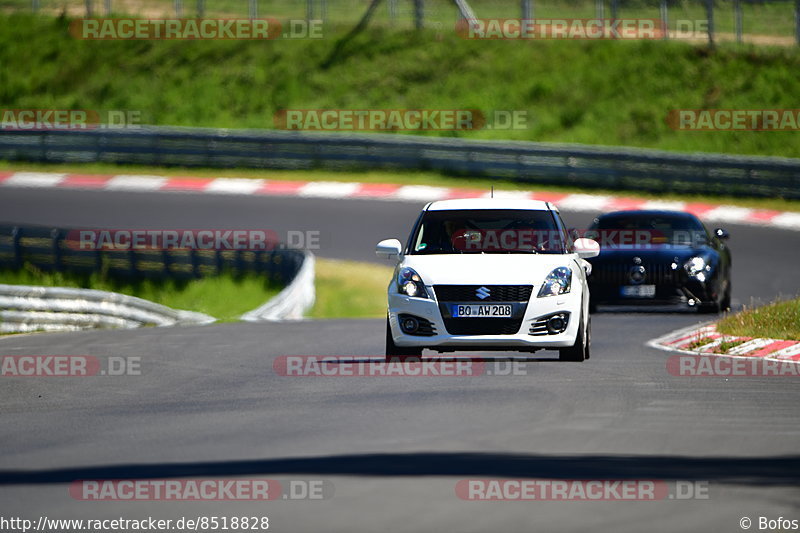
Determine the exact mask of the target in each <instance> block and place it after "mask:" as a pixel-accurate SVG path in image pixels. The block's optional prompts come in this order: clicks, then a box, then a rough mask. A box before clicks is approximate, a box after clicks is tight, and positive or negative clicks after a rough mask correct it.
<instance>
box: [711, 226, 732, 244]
mask: <svg viewBox="0 0 800 533" xmlns="http://www.w3.org/2000/svg"><path fill="white" fill-rule="evenodd" d="M714 235H716V236H717V239H719V240H721V241H726V240H728V239H729V238H730V236H731V234H730V233H728V230H725V229H722V228H715V229H714Z"/></svg>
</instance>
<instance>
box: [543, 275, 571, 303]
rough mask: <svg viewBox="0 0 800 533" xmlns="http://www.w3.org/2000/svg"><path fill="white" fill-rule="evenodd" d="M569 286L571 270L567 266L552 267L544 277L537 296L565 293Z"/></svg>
mask: <svg viewBox="0 0 800 533" xmlns="http://www.w3.org/2000/svg"><path fill="white" fill-rule="evenodd" d="M571 286H572V270H570V269H569V268H568V267H558V268H554V269H553V271H552V272H550V273H549V274H548V275H547V277H546V278H545V279H544V283H543V284H542V288H541V289H539V298H542V297H544V296H558V295H559V294H566V293H568V292H569V290H570V288H571Z"/></svg>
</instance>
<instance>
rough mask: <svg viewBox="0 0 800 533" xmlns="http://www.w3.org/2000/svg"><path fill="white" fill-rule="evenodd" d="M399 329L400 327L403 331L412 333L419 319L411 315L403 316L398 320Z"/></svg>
mask: <svg viewBox="0 0 800 533" xmlns="http://www.w3.org/2000/svg"><path fill="white" fill-rule="evenodd" d="M400 329H402V330H403V332H404V333H414V332H416V331H417V329H419V321H418V320H417V319H416V318H414V317H411V316H410V317H407V318H404V319H403V320H402V321H401V322H400Z"/></svg>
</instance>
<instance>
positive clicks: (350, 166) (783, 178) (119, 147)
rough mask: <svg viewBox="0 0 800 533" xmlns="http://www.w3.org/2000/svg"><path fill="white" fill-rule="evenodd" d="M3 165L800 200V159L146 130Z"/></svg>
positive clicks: (14, 135)
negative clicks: (376, 176) (396, 175)
mask: <svg viewBox="0 0 800 533" xmlns="http://www.w3.org/2000/svg"><path fill="white" fill-rule="evenodd" d="M0 159H6V160H17V161H35V162H52V163H64V162H76V163H77V162H105V163H119V164H141V165H164V166H185V167H220V168H223V167H224V168H233V167H241V168H274V169H311V168H327V169H338V170H370V169H410V170H433V171H438V172H442V173H444V174H451V175H462V176H482V177H495V178H502V179H507V180H516V181H522V182H535V183H541V184H551V185H572V186H579V187H585V188H613V189H634V190H642V191H651V192H667V191H669V192H676V193H699V194H708V193H710V194H725V195H734V196H759V197H783V198H792V199H798V198H800V159H789V158H780V157H755V156H733V155H722V154H699V153H698V154H685V153H674V152H666V151H660V150H645V149H635V148H620V147H601V146H585V145H560V144H547V143H534V142H521V141H475V140H466V139H452V138H437V137H421V136H411V135H391V134H374V135H355V134H334V133H305V132H303V133H299V132H288V131H255V130H218V129H199V128H168V127H152V126H150V127H143V128H138V129H98V130H89V131H7V132H3V133H0Z"/></svg>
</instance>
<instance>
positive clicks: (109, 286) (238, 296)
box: [0, 258, 393, 322]
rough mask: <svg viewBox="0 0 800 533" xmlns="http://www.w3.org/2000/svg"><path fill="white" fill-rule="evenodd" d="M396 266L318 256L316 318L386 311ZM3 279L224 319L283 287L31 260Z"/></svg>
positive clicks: (248, 279) (251, 279)
mask: <svg viewBox="0 0 800 533" xmlns="http://www.w3.org/2000/svg"><path fill="white" fill-rule="evenodd" d="M392 271H393V268H392V267H391V266H383V265H374V264H368V263H358V262H355V261H337V260H333V259H319V258H317V260H316V291H317V299H316V304H315V305H314V308H313V309H312V310H311V312H310V313H309V316H310V317H311V318H374V317H381V316H385V315H386V286H387V285H388V284H389V279H390V278H391V277H392ZM0 283H4V284H10V285H39V286H45V287H76V288H88V289H97V290H103V291H111V292H118V293H121V294H127V295H130V296H136V297H139V298H144V299H146V300H150V301H153V302H156V303H159V304H162V305H166V306H167V307H171V308H173V309H183V310H188V311H199V312H201V313H206V314H208V315H211V316H213V317H215V318H217V319H218V320H219V321H220V322H234V321H237V320H238V319H239V316H240V315H242V314H243V313H245V312H247V311H250V310H253V309H255V308H257V307H259V306H261V305H262V304H264V303H265V302H267V301H268V300H269V299H270V298H272V297H273V296H275V295H276V294H277V293H278V291H279V290H280V287H277V286H274V285H269V284H266V283H265V282H264V280H263V278H262V277H260V276H255V275H253V276H244V277H241V278H234V277H233V276H228V275H223V276H218V277H208V278H202V279H197V280H191V281H188V282H178V281H174V280H167V281H141V282H130V281H123V280H109V279H104V278H102V277H101V276H100V275H99V274H92V275H89V276H83V275H75V274H69V273H59V272H44V271H41V270H38V269H36V268H34V267H32V266H30V265H27V266H26V267H25V268H24V269H23V270H18V271H9V270H5V271H0Z"/></svg>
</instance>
